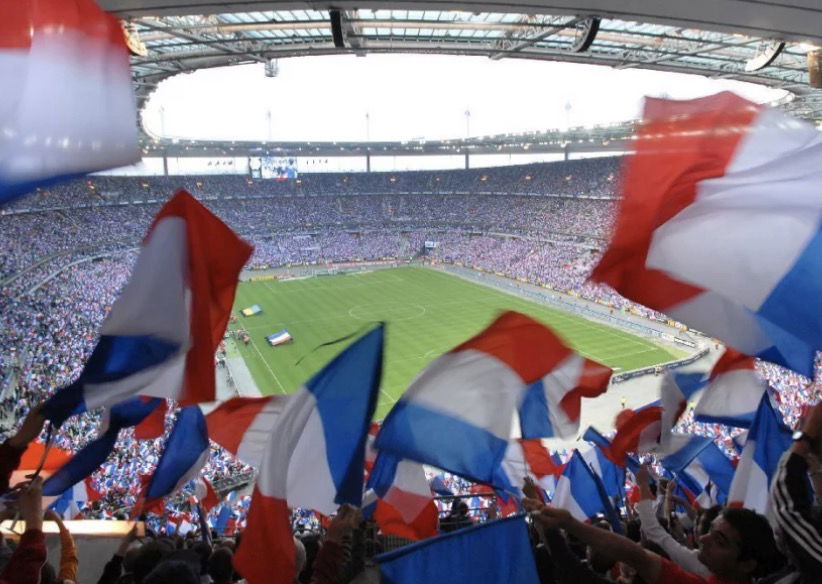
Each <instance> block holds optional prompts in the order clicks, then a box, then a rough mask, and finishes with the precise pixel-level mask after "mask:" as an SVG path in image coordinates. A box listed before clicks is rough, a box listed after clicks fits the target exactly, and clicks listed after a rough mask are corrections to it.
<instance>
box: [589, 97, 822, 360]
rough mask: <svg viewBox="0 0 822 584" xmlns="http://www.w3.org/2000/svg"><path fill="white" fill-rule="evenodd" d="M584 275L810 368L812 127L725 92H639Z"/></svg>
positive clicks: (815, 168)
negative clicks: (615, 204) (613, 215)
mask: <svg viewBox="0 0 822 584" xmlns="http://www.w3.org/2000/svg"><path fill="white" fill-rule="evenodd" d="M634 143H635V145H636V155H635V156H632V157H631V158H630V160H629V162H628V163H627V166H626V168H625V172H624V173H623V180H622V203H621V207H620V211H619V215H618V217H617V223H616V229H615V232H614V237H613V240H612V242H611V245H610V246H609V248H608V250H607V251H606V253H605V254H604V256H603V257H602V260H601V261H600V263H599V265H598V266H597V267H596V268H595V270H594V272H593V275H592V278H593V279H594V280H595V281H598V282H603V283H606V284H610V285H611V286H613V287H614V288H615V289H616V290H617V291H618V292H619V293H620V294H622V295H623V296H626V297H627V298H630V299H631V300H634V301H637V302H640V303H641V304H644V305H645V306H648V307H650V308H653V309H655V310H659V311H661V312H664V313H665V314H668V315H670V316H671V317H673V318H675V319H676V320H679V321H681V322H684V323H687V324H688V325H689V326H691V327H693V328H696V329H698V330H700V331H703V332H705V333H707V334H709V335H711V336H714V337H716V338H718V339H721V340H722V341H723V342H725V343H726V344H728V345H730V346H732V347H734V348H735V349H737V350H739V351H741V352H743V353H746V354H748V355H754V356H757V357H760V358H762V359H766V360H769V361H773V362H775V363H778V364H781V365H785V366H788V367H790V368H791V369H794V370H795V371H798V372H800V373H803V374H805V375H807V376H812V368H813V360H814V350H815V349H818V348H821V347H822V311H820V310H819V306H818V303H816V302H812V301H809V300H810V299H814V298H818V297H819V296H820V293H822V269H820V265H819V261H820V260H819V258H820V257H822V251H820V250H822V235H820V230H819V226H820V216H821V212H822V197H820V196H819V184H820V182H822V134H820V133H819V132H818V131H817V130H816V129H815V128H814V127H813V126H812V125H810V124H807V123H804V122H800V121H798V120H795V119H793V118H790V117H788V116H787V115H785V114H784V113H782V112H779V111H778V110H775V109H771V108H767V107H764V106H758V105H756V104H753V103H751V102H749V101H746V100H744V99H742V98H740V97H737V96H736V95H733V94H732V93H727V92H725V93H720V94H717V95H714V96H711V97H705V98H700V99H694V100H690V101H670V100H661V99H651V98H648V99H646V103H645V111H644V119H643V123H642V124H641V126H640V131H639V135H638V136H637V140H635V142H634Z"/></svg>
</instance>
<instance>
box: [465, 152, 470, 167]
mask: <svg viewBox="0 0 822 584" xmlns="http://www.w3.org/2000/svg"><path fill="white" fill-rule="evenodd" d="M469 168H471V164H470V162H469V160H468V151H467V150H466V152H465V170H468V169H469Z"/></svg>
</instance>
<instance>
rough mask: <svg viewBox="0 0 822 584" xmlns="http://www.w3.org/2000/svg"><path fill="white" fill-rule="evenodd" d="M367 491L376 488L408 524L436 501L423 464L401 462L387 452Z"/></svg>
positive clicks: (373, 470)
mask: <svg viewBox="0 0 822 584" xmlns="http://www.w3.org/2000/svg"><path fill="white" fill-rule="evenodd" d="M367 488H370V489H374V492H375V493H376V495H377V496H378V497H379V498H380V499H382V500H383V501H386V502H387V503H389V504H390V505H391V506H392V507H394V509H396V510H397V511H398V512H399V514H400V516H401V517H402V519H403V521H405V522H406V523H412V522H413V521H414V520H415V519H416V518H417V517H418V516H419V514H420V513H422V511H423V510H424V509H425V508H426V507H427V506H428V504H429V503H430V502H431V501H433V499H434V498H433V497H432V496H431V487H430V486H429V485H428V479H427V478H425V471H424V470H423V468H422V465H421V464H420V463H418V462H412V461H410V460H397V459H396V458H394V457H393V456H391V455H390V454H385V453H383V452H381V453H379V454H378V455H377V460H376V462H375V463H374V466H373V468H372V470H371V474H370V475H369V476H368V485H367Z"/></svg>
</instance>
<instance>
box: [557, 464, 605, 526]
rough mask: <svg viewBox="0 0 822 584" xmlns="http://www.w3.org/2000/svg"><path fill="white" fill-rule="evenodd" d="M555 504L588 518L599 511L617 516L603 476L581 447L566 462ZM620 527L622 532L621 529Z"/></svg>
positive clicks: (558, 484)
mask: <svg viewBox="0 0 822 584" xmlns="http://www.w3.org/2000/svg"><path fill="white" fill-rule="evenodd" d="M551 504H552V505H553V506H554V507H559V508H560V509H565V510H567V511H568V512H569V513H570V514H571V515H572V516H573V517H574V518H575V519H578V520H580V521H587V520H588V519H590V518H591V517H593V516H594V515H596V514H597V513H605V514H606V515H607V516H609V517H610V518H615V517H616V515H615V513H614V509H613V506H612V505H611V502H610V501H609V499H608V495H607V491H606V489H605V487H604V485H603V484H602V480H601V479H600V477H598V476H597V475H596V474H595V473H594V471H593V470H592V469H591V467H589V466H588V463H587V462H585V459H584V458H583V457H582V455H581V454H580V453H579V451H578V450H574V453H573V455H572V456H571V459H570V460H569V461H568V462H567V463H566V464H565V469H564V470H563V472H562V476H561V477H560V478H559V480H558V481H557V488H556V491H554V498H553V499H551ZM617 531H618V532H620V531H621V529H617Z"/></svg>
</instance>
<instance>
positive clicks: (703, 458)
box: [677, 442, 735, 507]
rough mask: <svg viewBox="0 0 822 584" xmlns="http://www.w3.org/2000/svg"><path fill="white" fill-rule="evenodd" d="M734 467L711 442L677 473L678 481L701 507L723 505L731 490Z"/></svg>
mask: <svg viewBox="0 0 822 584" xmlns="http://www.w3.org/2000/svg"><path fill="white" fill-rule="evenodd" d="M734 471H735V469H734V466H733V463H732V462H731V461H730V459H729V458H728V457H727V456H725V455H724V454H723V453H722V451H721V450H720V449H719V447H718V446H717V445H716V444H715V443H714V442H711V443H710V444H708V445H707V446H706V447H705V448H704V449H703V450H702V451H700V453H699V454H698V455H697V456H696V458H694V459H693V460H692V461H691V462H690V463H689V464H688V466H686V467H685V468H684V469H682V470H681V471H678V472H677V478H678V479H680V480H681V481H682V482H683V483H684V484H685V485H686V486H687V487H688V488H689V489H690V490H691V491H692V492H693V493H694V496H695V497H696V500H697V501H698V502H699V504H700V505H702V506H703V507H709V506H711V505H714V504H723V503H725V501H726V500H727V498H728V493H729V492H730V490H731V482H732V481H733V476H734Z"/></svg>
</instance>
